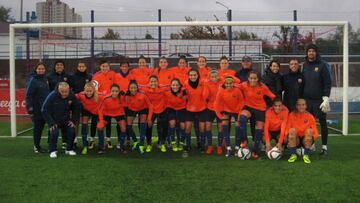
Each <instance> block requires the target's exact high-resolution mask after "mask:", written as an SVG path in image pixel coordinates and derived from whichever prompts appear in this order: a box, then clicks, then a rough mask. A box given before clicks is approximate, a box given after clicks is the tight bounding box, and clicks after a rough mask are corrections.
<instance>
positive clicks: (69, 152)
mask: <svg viewBox="0 0 360 203" xmlns="http://www.w3.org/2000/svg"><path fill="white" fill-rule="evenodd" d="M65 154H66V155H70V156H75V155H76V152H75V151H74V150H69V151H67V150H66V151H65Z"/></svg>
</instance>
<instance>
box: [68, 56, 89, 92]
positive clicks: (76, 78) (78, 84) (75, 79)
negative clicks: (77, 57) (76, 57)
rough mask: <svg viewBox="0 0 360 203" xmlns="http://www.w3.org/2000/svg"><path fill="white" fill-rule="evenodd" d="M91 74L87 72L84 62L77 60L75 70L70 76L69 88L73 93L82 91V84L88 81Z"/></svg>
mask: <svg viewBox="0 0 360 203" xmlns="http://www.w3.org/2000/svg"><path fill="white" fill-rule="evenodd" d="M91 78H92V75H91V74H89V73H87V67H86V64H85V62H83V61H80V62H78V66H77V69H76V72H75V73H74V74H73V75H72V76H71V84H72V86H71V88H72V91H73V93H74V94H77V93H80V92H82V91H84V86H85V84H86V83H87V82H90V81H91Z"/></svg>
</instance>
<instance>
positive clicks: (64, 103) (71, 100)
mask: <svg viewBox="0 0 360 203" xmlns="http://www.w3.org/2000/svg"><path fill="white" fill-rule="evenodd" d="M79 111H80V103H79V101H78V100H77V99H76V97H75V95H74V94H72V93H71V92H70V87H69V84H67V83H66V82H60V83H59V84H58V87H57V89H56V90H54V91H52V92H51V93H50V94H49V95H48V96H47V98H46V100H45V102H44V104H43V106H42V109H41V112H42V114H43V116H44V119H45V121H46V123H47V124H48V126H49V129H50V146H49V151H50V157H51V158H56V157H57V150H56V148H57V139H58V136H59V129H61V130H63V131H64V132H65V133H66V138H67V140H66V142H67V146H66V150H65V154H68V155H71V156H74V155H76V153H75V151H74V150H73V143H74V136H75V124H76V123H78V121H79V117H80V115H79V113H80V112H79Z"/></svg>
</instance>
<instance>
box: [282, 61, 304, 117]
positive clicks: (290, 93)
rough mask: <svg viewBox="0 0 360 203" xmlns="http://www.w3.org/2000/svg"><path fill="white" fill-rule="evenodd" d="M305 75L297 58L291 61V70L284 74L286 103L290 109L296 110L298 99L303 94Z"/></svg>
mask: <svg viewBox="0 0 360 203" xmlns="http://www.w3.org/2000/svg"><path fill="white" fill-rule="evenodd" d="M303 81H304V79H303V75H302V73H301V71H300V64H299V61H298V60H297V59H291V60H290V61H289V72H288V73H287V74H285V75H284V76H283V79H282V82H283V85H282V86H283V89H284V98H283V101H284V105H285V106H286V107H287V108H288V109H289V111H294V110H295V105H296V100H297V99H298V98H300V97H301V95H302V94H303Z"/></svg>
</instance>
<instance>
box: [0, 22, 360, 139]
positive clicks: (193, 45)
mask: <svg viewBox="0 0 360 203" xmlns="http://www.w3.org/2000/svg"><path fill="white" fill-rule="evenodd" d="M186 20H187V21H184V22H99V23H59V24H55V23H50V24H12V25H11V26H10V36H9V47H10V52H9V58H10V60H2V64H4V66H7V65H9V67H10V69H9V70H6V69H5V70H2V71H4V74H3V75H4V77H3V78H1V80H0V81H1V82H2V83H4V86H3V88H2V89H3V90H4V94H6V95H7V98H8V99H5V100H6V101H7V103H6V101H5V100H4V101H1V102H2V103H1V104H2V106H1V107H2V108H3V106H6V108H3V112H2V113H1V114H2V115H5V117H4V116H2V117H4V118H5V119H4V123H5V125H6V123H7V124H8V126H6V127H9V126H11V135H12V136H17V135H18V134H19V133H23V132H26V131H24V130H26V129H29V127H31V126H32V124H31V120H30V119H29V117H28V116H27V112H26V109H25V103H24V99H25V98H24V95H25V92H26V89H25V88H26V81H27V78H28V75H29V74H30V73H31V72H32V71H33V69H34V67H35V65H36V64H37V63H38V62H39V61H42V62H43V63H45V66H46V68H47V72H50V71H53V69H54V62H55V61H56V60H59V59H61V60H63V61H64V62H65V70H66V71H67V72H69V73H74V72H75V71H76V67H77V63H78V61H79V60H81V61H85V62H86V65H87V67H88V72H89V73H94V72H96V71H97V70H98V63H97V62H99V61H100V60H103V59H106V60H108V61H109V62H110V65H111V68H112V69H113V70H115V71H117V72H118V71H119V64H120V62H122V61H123V60H124V59H126V60H128V61H130V66H131V68H133V67H136V66H137V61H138V58H139V56H140V55H143V56H145V57H146V58H147V59H148V63H149V67H156V66H157V62H158V59H159V57H161V56H165V57H167V58H168V61H169V67H171V66H176V65H177V60H178V58H179V56H180V55H184V56H186V58H187V59H188V62H189V65H190V66H191V67H196V58H197V57H198V56H205V57H206V58H207V63H208V66H210V67H212V68H218V67H219V59H220V57H221V56H227V57H228V58H229V59H230V68H231V69H234V70H236V71H237V70H239V69H240V68H241V59H242V57H243V56H250V57H251V58H252V66H253V68H254V69H255V70H258V71H261V72H263V71H264V70H265V68H266V67H267V66H268V64H269V62H270V61H271V60H272V59H278V60H279V61H280V63H281V72H282V73H283V74H285V73H287V72H288V70H289V67H288V63H289V61H290V59H298V60H299V61H300V63H301V64H302V63H303V62H304V56H305V55H304V48H305V46H306V45H307V44H309V43H315V44H317V45H318V47H319V53H320V54H321V55H322V58H323V59H324V60H326V61H328V63H329V64H330V66H331V75H332V79H333V82H332V90H331V96H330V101H331V108H332V110H331V112H330V113H329V116H328V121H329V123H330V127H331V129H333V131H331V132H332V133H334V134H344V135H347V134H349V133H353V132H351V130H350V132H349V128H348V123H349V119H348V118H349V116H350V119H352V117H351V116H352V115H356V113H359V112H360V109H359V106H360V105H359V102H360V101H359V98H360V95H359V92H360V91H358V90H359V89H358V88H359V86H360V84H358V80H356V79H355V78H354V76H353V75H355V73H357V72H358V71H359V70H357V69H356V66H357V65H358V64H359V62H358V61H359V58H356V57H353V56H351V53H350V55H349V48H348V47H349V46H348V44H349V42H348V24H347V22H343V21H243V22H242V21H231V22H228V21H196V20H195V19H186ZM349 59H350V62H349ZM349 73H350V74H349ZM349 76H350V77H349ZM6 92H7V93H6ZM9 92H10V94H9ZM5 103H6V104H5ZM6 116H8V117H6ZM9 116H10V117H9ZM9 118H11V119H9Z"/></svg>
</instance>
